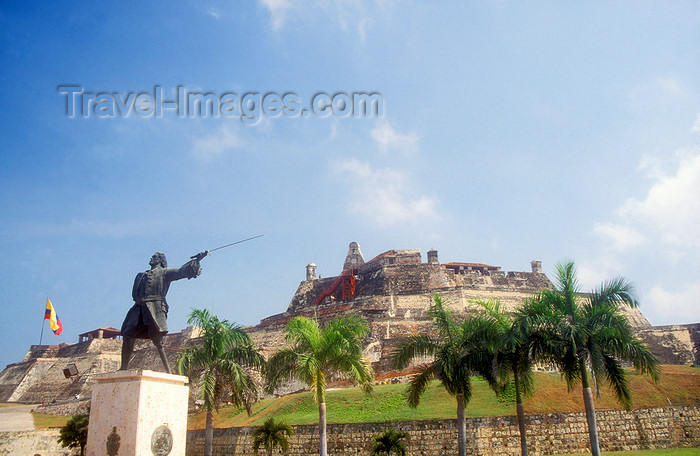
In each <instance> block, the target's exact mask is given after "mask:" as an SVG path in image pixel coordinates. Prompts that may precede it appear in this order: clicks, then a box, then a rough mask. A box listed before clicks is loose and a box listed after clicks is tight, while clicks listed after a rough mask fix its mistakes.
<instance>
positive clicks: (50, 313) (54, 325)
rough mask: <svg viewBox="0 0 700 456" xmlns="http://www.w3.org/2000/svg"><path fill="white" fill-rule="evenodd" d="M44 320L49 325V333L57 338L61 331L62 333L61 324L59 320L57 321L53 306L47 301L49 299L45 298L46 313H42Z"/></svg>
mask: <svg viewBox="0 0 700 456" xmlns="http://www.w3.org/2000/svg"><path fill="white" fill-rule="evenodd" d="M44 320H49V323H51V331H53V333H54V334H56V335H57V336H58V335H59V334H61V331H63V324H61V320H59V319H58V315H56V311H55V310H53V305H52V304H51V301H49V298H46V312H44Z"/></svg>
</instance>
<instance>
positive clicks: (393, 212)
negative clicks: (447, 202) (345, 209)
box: [335, 159, 440, 227]
mask: <svg viewBox="0 0 700 456" xmlns="http://www.w3.org/2000/svg"><path fill="white" fill-rule="evenodd" d="M335 171H336V172H338V173H341V174H343V175H344V176H345V178H346V180H347V181H348V182H349V183H350V185H351V187H352V190H351V196H352V198H351V202H350V210H351V211H352V212H354V213H356V214H358V215H360V216H362V217H364V218H366V219H368V220H370V221H371V222H373V223H375V224H377V225H378V226H380V227H387V226H390V225H395V224H398V223H413V222H416V223H421V222H424V221H426V220H432V221H436V220H439V219H440V217H439V216H438V214H437V212H436V210H435V205H436V200H435V199H433V198H430V197H427V196H424V195H423V196H414V195H412V194H411V191H410V189H411V186H410V180H409V177H408V176H407V175H406V174H405V173H402V172H400V171H396V170H393V169H389V168H384V169H376V170H375V169H373V168H372V167H371V166H370V165H369V164H368V163H366V162H361V161H359V160H355V159H352V160H345V161H342V162H338V163H337V164H336V166H335Z"/></svg>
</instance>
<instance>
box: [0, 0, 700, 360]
mask: <svg viewBox="0 0 700 456" xmlns="http://www.w3.org/2000/svg"><path fill="white" fill-rule="evenodd" d="M143 3H145V2H127V3H125V2H111V3H107V4H104V3H99V4H94V5H93V4H81V5H79V6H77V5H72V6H62V5H61V6H59V5H56V4H55V3H53V2H30V3H29V4H25V3H20V2H16V3H14V2H13V3H10V2H5V3H3V4H2V6H0V40H1V43H2V44H1V47H0V59H1V60H0V68H1V70H0V83H1V85H0V87H1V90H0V107H1V108H2V109H1V110H0V116H2V117H1V119H0V151H1V152H2V155H1V156H0V157H1V158H0V164H1V166H0V192H1V193H0V195H1V199H2V204H1V205H0V247H1V248H2V251H3V256H4V260H3V261H2V262H0V300H1V301H0V305H1V306H2V309H3V313H4V318H3V319H2V323H0V334H2V336H1V337H0V344H1V345H0V348H1V349H0V354H1V355H0V364H2V365H5V364H8V363H11V362H16V361H20V360H21V358H22V357H23V355H24V354H25V353H26V351H27V349H28V348H29V345H30V344H37V343H38V342H39V337H40V332H41V325H42V323H43V321H42V320H41V318H42V315H43V308H44V305H45V301H46V298H47V297H49V298H50V299H51V300H52V302H53V304H54V306H55V308H56V310H57V312H58V314H59V317H60V318H61V320H62V321H63V324H64V331H63V333H62V334H61V335H60V336H54V335H53V334H52V333H50V331H48V329H45V331H44V336H43V338H44V343H52V344H55V343H60V342H76V341H77V335H78V334H79V333H82V332H85V331H88V330H91V329H94V328H97V327H102V326H114V327H119V326H120V325H121V322H122V320H123V318H124V315H125V314H126V311H127V310H128V308H129V307H130V306H131V304H132V303H131V297H130V291H131V286H132V283H133V279H134V276H135V275H136V273H138V272H139V271H142V270H145V269H147V268H148V259H149V257H150V255H151V254H152V253H153V252H155V251H161V252H164V253H165V254H166V255H167V257H168V261H169V263H170V265H171V266H176V265H179V264H182V263H183V262H184V261H185V260H186V259H187V258H188V257H189V256H190V255H192V254H194V253H196V252H198V251H200V250H203V249H207V248H209V249H211V248H214V247H216V246H218V245H222V244H226V243H228V242H233V241H236V240H238V239H242V238H246V237H250V236H255V235H258V234H264V237H262V238H260V239H256V240H253V241H250V242H247V243H244V244H240V245H238V246H235V247H232V248H230V249H226V250H221V251H219V252H216V253H214V254H212V255H211V256H210V257H208V258H206V259H205V260H204V262H203V268H204V272H203V274H202V276H201V277H199V278H197V279H196V280H190V281H183V282H178V283H175V284H173V286H172V287H171V290H170V293H169V295H168V301H169V303H170V305H171V312H170V315H169V320H168V321H169V325H170V328H171V331H178V330H180V329H182V328H183V327H185V326H186V315H187V313H188V312H189V309H190V308H192V307H207V308H210V309H213V310H214V312H215V313H217V314H219V315H220V316H221V317H225V318H228V319H229V320H232V321H235V322H238V323H241V324H246V325H247V324H256V323H257V322H258V321H259V320H260V319H261V318H264V317H266V316H269V315H272V314H275V313H280V312H283V311H284V310H285V309H286V308H287V305H288V304H289V300H290V299H291V297H292V294H293V293H294V291H295V290H296V287H297V286H298V284H299V282H300V281H301V280H303V279H304V268H305V265H306V264H307V263H308V262H310V261H314V262H315V263H316V264H317V265H318V271H319V273H320V274H321V275H322V276H331V275H336V274H338V273H339V272H340V269H341V268H342V263H343V260H344V257H345V254H346V253H347V246H348V243H350V242H351V241H357V242H359V243H360V245H361V248H362V251H363V253H364V254H365V257H366V258H370V257H373V256H375V255H376V254H378V253H381V252H383V251H385V250H389V249H402V248H419V249H421V251H422V253H423V255H424V256H425V252H426V251H427V250H429V249H430V248H436V249H438V251H439V254H440V260H441V261H443V262H446V261H470V262H482V263H488V264H495V265H499V266H501V267H503V269H505V270H529V267H530V266H529V262H530V260H532V259H540V260H542V262H543V267H544V269H545V272H547V273H548V274H549V275H550V277H551V276H552V271H553V267H554V265H555V264H556V263H557V262H559V261H561V260H564V259H573V260H575V261H576V263H577V265H578V267H579V271H580V275H581V279H582V282H583V285H584V287H585V288H589V287H592V286H594V285H596V284H598V283H600V282H601V281H602V280H605V279H609V278H612V277H615V276H619V275H623V276H625V277H627V278H629V279H630V280H632V281H633V282H634V283H635V284H636V285H637V288H638V295H639V298H640V302H641V309H642V312H643V313H644V314H645V315H646V316H647V318H648V319H649V320H650V322H651V323H652V324H654V325H662V324H676V323H694V322H698V321H700V305H699V304H700V303H699V301H700V276H699V274H698V272H699V271H700V261H699V258H700V235H699V234H698V227H700V209H699V208H698V202H700V92H699V86H698V76H699V75H700V58H699V51H700V48H699V47H698V43H700V7H699V6H698V4H697V2H690V1H688V2H682V1H672V2H638V1H635V2H614V3H613V4H610V3H608V2H600V3H596V2H594V3H592V4H591V3H590V2H586V3H584V2H553V1H552V2H531V3H527V4H521V2H505V1H486V2H442V3H438V5H432V4H431V5H428V4H426V3H423V2H410V1H390V0H383V1H379V0H377V1H368V0H367V1H365V0H354V1H345V0H340V1H336V2H330V1H329V2H322V1H316V2H302V1H297V0H260V1H258V2H231V1H203V2H187V1H174V2H169V3H168V6H167V7H164V6H162V4H160V5H161V6H157V5H150V4H145V5H144V4H143ZM59 86H78V87H80V88H82V90H83V91H84V92H91V93H98V92H102V93H108V94H117V95H118V96H119V97H121V98H120V99H128V96H129V94H134V95H135V94H138V93H140V92H145V93H153V91H154V88H155V87H156V86H158V87H160V88H161V89H162V91H163V93H164V95H165V97H166V98H168V99H174V97H175V95H176V93H177V91H178V87H183V88H184V89H186V90H188V91H190V92H196V91H203V92H211V93H213V94H215V95H216V96H219V95H221V94H225V93H227V92H234V93H236V94H238V95H240V96H241V97H242V95H243V94H248V93H253V94H254V93H258V94H267V93H270V92H274V93H278V94H285V93H294V94H296V96H297V97H298V99H299V102H300V105H301V106H302V107H305V108H308V107H309V106H310V100H311V99H312V98H313V96H314V94H317V93H319V92H325V93H328V94H331V95H332V94H336V93H345V94H352V93H355V92H377V93H380V94H381V97H382V100H383V104H382V108H383V109H382V115H381V116H371V117H368V116H352V115H350V116H345V117H343V116H341V115H329V116H326V117H321V116H317V115H313V114H312V115H309V116H301V115H299V116H296V117H290V116H286V115H284V116H278V117H271V116H265V115H259V116H257V117H256V119H255V120H256V121H255V122H244V121H241V120H240V119H238V118H236V117H230V116H229V117H225V116H223V115H220V116H218V117H213V116H207V117H204V116H201V115H191V116H183V117H179V116H178V115H176V113H175V112H173V111H170V112H165V113H164V114H163V115H161V116H155V115H151V116H147V117H141V116H139V115H137V114H135V111H133V110H132V111H131V112H130V113H129V115H126V116H119V115H114V116H111V117H109V116H105V117H100V116H99V115H98V112H103V111H95V110H94V108H90V106H88V107H89V108H90V109H92V110H87V111H85V112H86V113H87V114H86V115H77V116H74V117H73V118H69V117H68V116H67V115H66V100H67V98H66V95H63V94H61V93H60V92H59V90H58V87H59ZM117 95H110V96H113V97H116V96H117ZM102 106H106V105H102Z"/></svg>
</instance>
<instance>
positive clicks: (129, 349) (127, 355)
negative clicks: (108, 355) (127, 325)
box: [119, 337, 134, 370]
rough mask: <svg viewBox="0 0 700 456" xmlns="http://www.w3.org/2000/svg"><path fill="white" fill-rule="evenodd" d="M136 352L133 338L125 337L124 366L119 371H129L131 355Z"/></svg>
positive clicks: (123, 347) (123, 349) (123, 345)
mask: <svg viewBox="0 0 700 456" xmlns="http://www.w3.org/2000/svg"><path fill="white" fill-rule="evenodd" d="M133 351H134V339H133V338H132V337H125V338H124V340H123V341H122V365H121V367H120V368H119V370H127V369H128V368H129V361H131V354H132V353H133Z"/></svg>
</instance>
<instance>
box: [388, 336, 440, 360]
mask: <svg viewBox="0 0 700 456" xmlns="http://www.w3.org/2000/svg"><path fill="white" fill-rule="evenodd" d="M437 349H438V345H437V343H436V342H435V341H434V340H433V339H432V337H430V336H429V335H427V334H420V335H413V336H408V337H406V338H405V339H404V340H403V341H402V343H401V345H399V347H398V348H396V349H395V350H394V351H393V352H392V354H391V359H392V364H393V365H394V367H395V368H396V369H404V368H406V367H408V365H409V364H410V363H411V362H412V361H415V360H416V359H420V358H425V357H428V356H433V355H434V354H435V352H436V351H437Z"/></svg>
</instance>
